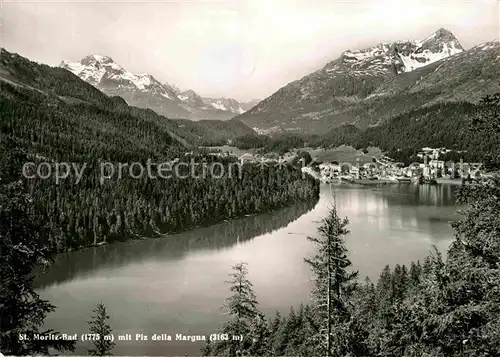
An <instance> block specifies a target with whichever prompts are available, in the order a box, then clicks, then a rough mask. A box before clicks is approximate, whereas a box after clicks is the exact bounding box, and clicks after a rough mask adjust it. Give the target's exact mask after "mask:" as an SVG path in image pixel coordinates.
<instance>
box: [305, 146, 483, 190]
mask: <svg viewBox="0 0 500 357" xmlns="http://www.w3.org/2000/svg"><path fill="white" fill-rule="evenodd" d="M450 151H451V150H448V149H446V148H429V147H426V148H422V150H421V151H420V152H419V153H418V154H417V156H418V157H419V158H420V159H422V161H423V162H415V163H412V164H410V165H408V166H406V165H405V164H404V163H402V162H396V161H395V160H393V159H392V158H390V157H388V156H381V157H373V156H372V162H367V163H364V164H362V165H361V164H360V160H359V157H358V158H357V160H356V161H357V162H356V163H355V164H349V163H338V162H331V163H326V162H323V163H320V164H318V165H317V167H314V166H312V167H304V168H303V171H306V172H308V173H309V174H311V175H313V176H315V177H317V178H318V179H319V180H320V181H321V182H323V183H332V182H347V183H361V184H367V183H420V184H438V183H462V181H464V180H465V181H468V182H478V181H481V180H483V179H484V178H487V177H489V176H491V174H490V173H486V172H485V171H484V169H483V168H482V166H483V165H482V163H468V162H463V161H461V162H453V161H444V160H439V159H440V157H441V156H442V155H444V154H446V153H448V152H450Z"/></svg>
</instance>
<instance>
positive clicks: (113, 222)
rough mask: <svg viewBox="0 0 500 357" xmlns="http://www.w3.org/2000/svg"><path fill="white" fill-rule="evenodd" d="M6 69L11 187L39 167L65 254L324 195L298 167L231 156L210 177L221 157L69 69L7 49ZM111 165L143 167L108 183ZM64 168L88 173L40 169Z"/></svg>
mask: <svg viewBox="0 0 500 357" xmlns="http://www.w3.org/2000/svg"><path fill="white" fill-rule="evenodd" d="M0 63H1V65H2V66H1V77H0V78H3V80H2V79H0V108H1V109H0V110H1V113H0V117H1V120H0V142H1V144H0V145H2V150H1V151H2V155H1V160H0V167H1V168H2V170H1V172H0V175H1V177H2V182H9V181H12V180H17V179H18V178H19V177H21V172H22V167H23V164H24V163H26V162H33V165H32V166H31V171H29V176H31V177H33V178H29V179H26V178H25V179H23V185H24V187H25V189H26V190H27V191H28V192H29V193H30V195H31V197H32V198H33V199H34V202H35V205H36V207H37V209H38V211H39V212H40V213H41V214H42V215H43V216H44V221H45V222H46V224H47V225H48V226H49V227H50V231H51V238H50V244H51V247H52V248H55V249H56V250H58V251H62V250H67V249H75V248H79V247H84V246H89V245H95V244H101V243H106V242H108V243H109V242H113V241H116V240H124V239H128V238H136V237H141V236H156V235H159V234H163V233H172V232H178V231H180V230H185V229H188V228H190V227H195V226H198V225H206V224H210V223H214V222H217V221H220V220H223V219H228V218H232V217H238V216H241V215H245V214H248V213H257V212H264V211H267V210H272V209H275V208H278V207H282V206H285V205H288V204H290V203H292V202H294V201H297V200H309V199H316V198H317V197H318V193H319V186H318V183H317V182H315V181H314V180H312V179H310V178H304V179H303V178H302V174H301V172H300V171H299V170H297V169H296V168H293V167H267V168H265V169H261V168H260V167H256V166H252V165H246V166H240V165H237V164H236V163H235V162H230V160H225V161H223V162H220V163H219V164H220V165H219V164H218V165H219V166H218V169H217V170H218V171H217V170H216V171H214V172H212V171H210V170H211V168H212V167H215V166H213V165H212V166H209V165H210V164H213V162H211V161H210V160H212V161H213V160H215V159H214V158H211V157H205V156H204V153H203V152H201V151H199V150H197V149H196V147H192V146H191V145H190V143H189V142H188V141H187V140H186V138H187V139H189V140H190V139H191V138H192V137H193V134H192V133H191V132H189V131H186V132H183V131H182V127H180V126H179V124H178V123H176V122H174V121H170V120H168V119H166V118H164V117H161V116H158V115H156V114H155V113H154V112H152V111H151V110H144V109H137V108H133V107H129V106H127V105H126V104H125V103H124V101H123V100H121V99H119V98H109V97H107V96H106V95H104V94H102V93H101V92H99V91H98V90H97V89H95V88H94V87H92V86H91V85H90V84H88V83H85V82H83V81H82V80H80V79H79V78H78V77H76V76H74V75H73V74H71V73H69V72H67V71H65V70H63V69H60V68H50V67H48V66H43V65H38V64H36V63H33V62H30V61H28V60H26V59H24V58H22V57H19V56H17V55H11V54H8V53H7V52H3V53H2V57H1V61H0ZM233 124H234V125H237V123H233ZM240 124H241V123H240ZM212 125H216V124H212ZM213 130H214V131H215V130H218V128H217V127H214V129H213ZM185 133H187V135H184V138H182V137H181V136H182V135H183V134H185ZM209 135H210V134H209ZM194 141H195V142H196V140H194ZM186 146H187V147H188V148H186ZM186 151H189V152H192V154H190V155H188V156H186V154H185V153H186ZM174 159H175V161H174ZM191 160H193V162H196V164H193V165H191V164H190V163H191ZM176 161H177V162H184V163H185V164H186V165H185V166H184V167H183V168H181V167H180V166H179V169H180V171H178V172H176V174H174V172H173V171H171V172H170V173H169V177H158V174H154V175H152V176H153V177H151V175H149V174H143V175H141V176H140V177H139V174H140V171H141V167H142V170H144V168H146V167H148V165H149V164H151V166H150V167H151V169H152V171H153V172H154V173H156V172H157V171H158V167H159V164H160V163H169V164H170V165H172V163H173V162H176ZM102 162H109V163H110V165H111V163H113V164H118V163H126V164H128V165H132V163H136V169H137V170H135V171H134V170H130V169H129V168H126V169H125V170H124V174H123V176H122V177H121V178H120V177H118V175H115V176H113V177H111V178H110V179H106V180H103V179H102V178H103V171H102V169H101V168H102V166H101V164H102ZM58 163H67V164H68V165H69V167H70V168H71V167H78V168H80V169H83V168H84V171H82V172H83V175H81V178H80V179H78V180H77V179H76V178H77V177H76V175H75V174H74V172H73V171H71V175H69V176H68V177H67V179H64V180H60V182H56V181H55V179H54V176H50V177H49V178H47V179H42V178H40V176H41V175H40V172H38V173H36V172H34V169H35V165H38V164H44V165H45V164H48V166H46V167H45V168H44V170H48V168H47V167H49V168H50V169H51V170H52V172H54V171H53V170H55V169H56V165H57V164H58ZM188 163H189V165H190V166H189V167H188V165H187V164H188ZM203 163H204V164H205V169H204V168H203V165H202V164H203ZM71 165H75V166H71ZM84 165H85V166H84ZM230 165H231V166H230ZM191 166H192V167H193V168H191ZM171 167H172V166H171ZM209 169H210V170H209ZM230 169H231V170H230ZM148 170H149V169H148ZM171 170H173V168H172V169H171ZM203 170H205V171H203ZM207 170H209V171H207ZM207 172H208V174H207ZM43 173H45V171H43ZM143 173H144V171H143ZM212 173H213V174H212ZM177 174H178V175H177Z"/></svg>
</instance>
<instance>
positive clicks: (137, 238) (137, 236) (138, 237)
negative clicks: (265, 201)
mask: <svg viewBox="0 0 500 357" xmlns="http://www.w3.org/2000/svg"><path fill="white" fill-rule="evenodd" d="M310 201H311V202H315V204H317V203H318V202H319V194H318V197H316V198H310ZM301 202H302V201H301ZM297 203H299V201H294V202H292V203H290V204H286V205H283V206H279V207H275V208H273V209H270V210H266V211H262V212H254V213H247V214H243V215H239V216H234V217H228V218H225V219H222V220H219V221H214V222H212V223H208V224H201V225H197V226H192V227H188V228H185V229H180V230H178V231H175V232H168V233H159V232H157V234H156V235H155V236H143V235H140V234H137V233H135V234H134V236H131V237H130V238H127V239H124V240H116V241H112V242H99V243H97V244H92V245H87V246H81V247H78V248H73V249H68V250H63V251H60V252H56V253H55V254H54V258H55V257H56V256H58V255H61V254H65V253H74V252H77V251H81V250H86V249H95V248H100V247H105V246H110V245H114V244H119V243H128V242H138V241H142V240H150V239H162V238H167V237H169V236H173V235H176V234H181V233H186V232H189V231H193V230H196V229H199V228H205V227H211V226H216V225H219V224H224V223H227V222H229V221H233V220H238V219H242V218H246V217H252V216H258V215H261V214H262V215H263V214H267V213H273V212H276V211H279V210H281V209H284V208H288V207H290V206H293V205H294V204H297Z"/></svg>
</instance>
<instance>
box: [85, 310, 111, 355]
mask: <svg viewBox="0 0 500 357" xmlns="http://www.w3.org/2000/svg"><path fill="white" fill-rule="evenodd" d="M93 312H94V315H93V316H92V320H90V321H89V322H88V323H89V325H90V328H89V330H90V333H92V334H94V336H95V339H94V340H92V344H93V345H94V348H92V349H89V350H88V353H89V355H91V356H112V354H111V351H112V350H113V347H114V346H115V343H114V342H113V341H112V339H111V338H110V336H111V332H112V331H113V330H112V329H111V326H109V325H108V323H107V320H108V319H109V316H108V314H107V312H106V307H105V306H104V305H103V304H102V303H99V304H97V306H96V308H95V309H94V310H93Z"/></svg>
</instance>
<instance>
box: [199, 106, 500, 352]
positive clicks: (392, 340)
mask: <svg viewBox="0 0 500 357" xmlns="http://www.w3.org/2000/svg"><path fill="white" fill-rule="evenodd" d="M486 100H487V101H489V105H491V106H492V107H490V108H489V109H493V110H488V111H478V112H476V113H475V116H474V118H473V121H472V123H473V125H474V130H476V132H477V134H480V133H484V132H487V133H488V135H490V136H494V137H495V138H496V140H497V142H499V141H498V140H499V139H500V112H499V108H500V97H499V96H494V97H492V98H489V99H486ZM458 203H459V204H467V205H466V206H467V209H466V210H465V211H464V212H462V218H461V219H460V220H459V221H457V222H454V223H453V224H452V227H453V228H454V230H455V239H454V241H453V242H452V244H451V245H450V247H449V249H448V251H447V252H446V255H445V256H443V254H442V253H441V252H439V251H437V250H436V249H434V250H433V251H431V252H430V254H429V256H428V257H427V258H426V259H425V261H423V262H411V263H410V264H408V265H402V266H400V265H396V266H395V267H389V266H386V267H385V268H384V270H383V271H382V272H381V273H380V277H379V278H378V280H377V281H375V282H372V281H370V280H368V279H366V280H364V281H363V279H362V277H358V276H357V272H356V271H355V270H354V269H353V267H352V265H351V262H350V260H349V253H348V251H347V249H346V247H345V240H346V239H348V235H349V229H348V227H349V225H348V224H349V222H348V220H347V218H342V217H341V216H339V215H340V213H339V212H337V211H336V209H335V207H334V208H333V209H332V210H331V211H330V213H329V215H328V216H327V217H326V218H324V219H323V221H322V222H321V224H320V226H319V228H318V234H317V236H316V237H311V238H309V239H310V240H311V241H312V242H313V243H314V244H315V245H316V246H317V253H316V255H315V256H313V257H305V262H306V264H308V265H309V266H310V269H311V273H312V276H313V277H314V288H313V290H312V291H311V303H310V304H307V305H303V306H300V307H295V308H291V309H290V312H289V314H287V315H285V316H281V315H280V314H279V313H276V316H274V317H273V318H271V319H267V318H265V317H264V315H263V314H262V313H261V312H260V311H259V308H258V297H257V296H256V295H255V293H254V291H253V288H252V283H251V282H250V281H249V280H248V278H247V273H248V269H251V267H247V266H246V265H245V264H244V263H240V264H237V265H236V266H234V267H233V273H232V274H231V280H230V281H229V285H230V292H231V296H230V297H229V298H228V299H227V300H226V302H225V304H224V305H223V307H224V308H225V309H226V311H227V313H228V314H229V317H230V318H229V320H228V321H227V322H226V323H225V324H224V325H223V326H221V328H220V332H221V333H224V334H228V335H229V336H231V335H240V334H241V335H243V336H245V338H244V339H243V340H242V341H239V340H233V339H231V338H229V339H228V340H223V341H216V342H209V343H207V344H206V346H205V347H204V349H203V355H204V356H245V355H246V356H304V357H306V356H327V357H345V356H359V357H362V356H364V357H368V356H370V357H371V356H373V357H375V356H376V357H382V356H386V357H389V356H390V357H466V356H467V357H471V356H474V357H486V356H491V357H493V356H500V214H499V212H500V177H495V178H492V179H491V180H490V181H489V182H487V183H482V184H479V185H468V184H466V185H463V186H462V187H461V188H460V190H459V193H458Z"/></svg>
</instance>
